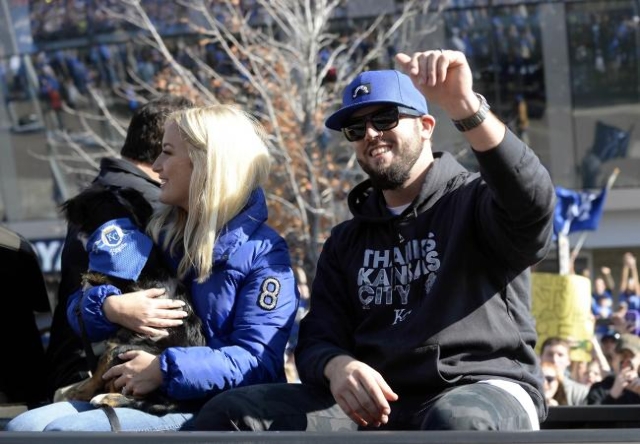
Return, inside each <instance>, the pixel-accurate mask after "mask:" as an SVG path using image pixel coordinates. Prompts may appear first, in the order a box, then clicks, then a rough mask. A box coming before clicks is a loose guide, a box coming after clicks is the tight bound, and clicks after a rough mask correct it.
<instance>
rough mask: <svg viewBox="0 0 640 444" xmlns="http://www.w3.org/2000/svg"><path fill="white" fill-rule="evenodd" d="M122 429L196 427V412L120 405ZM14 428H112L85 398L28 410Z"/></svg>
mask: <svg viewBox="0 0 640 444" xmlns="http://www.w3.org/2000/svg"><path fill="white" fill-rule="evenodd" d="M115 412H116V414H117V415H118V419H119V420H120V425H121V426H122V431H127V432H153V431H175V430H189V429H192V426H191V423H192V420H193V416H194V415H193V413H169V414H166V415H163V416H156V415H152V414H150V413H146V412H143V411H141V410H136V409H130V408H116V409H115ZM5 430H6V431H11V432H43V431H44V432H50V431H64V432H110V431H111V424H110V423H109V419H108V418H107V415H106V414H105V412H104V411H103V410H102V409H100V408H96V407H94V406H92V405H91V404H90V403H89V402H84V401H71V402H67V401H63V402H55V403H53V404H49V405H46V406H44V407H39V408H36V409H33V410H28V411H26V412H24V413H22V414H20V415H18V416H16V417H15V418H13V419H12V420H11V421H10V422H9V423H8V424H7V426H6V428H5Z"/></svg>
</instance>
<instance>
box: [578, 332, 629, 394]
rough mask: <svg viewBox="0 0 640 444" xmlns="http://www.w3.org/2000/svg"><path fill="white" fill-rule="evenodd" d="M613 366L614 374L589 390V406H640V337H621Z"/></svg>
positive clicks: (623, 335) (625, 334)
mask: <svg viewBox="0 0 640 444" xmlns="http://www.w3.org/2000/svg"><path fill="white" fill-rule="evenodd" d="M611 366H612V367H613V373H612V374H610V375H608V376H607V377H606V378H604V379H603V380H602V381H600V382H595V383H594V384H593V385H592V386H591V388H590V389H589V394H588V395H587V404H589V405H599V404H640V376H638V371H640V337H638V336H637V335H635V334H633V333H623V334H622V335H620V339H618V343H617V345H616V350H615V355H614V358H613V362H612V363H611Z"/></svg>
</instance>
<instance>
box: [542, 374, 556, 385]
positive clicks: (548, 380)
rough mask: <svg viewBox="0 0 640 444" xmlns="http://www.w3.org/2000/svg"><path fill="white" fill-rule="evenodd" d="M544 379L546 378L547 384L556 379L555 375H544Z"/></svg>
mask: <svg viewBox="0 0 640 444" xmlns="http://www.w3.org/2000/svg"><path fill="white" fill-rule="evenodd" d="M544 379H546V380H547V382H548V383H549V384H551V383H552V382H554V381H555V380H556V377H555V376H545V377H544Z"/></svg>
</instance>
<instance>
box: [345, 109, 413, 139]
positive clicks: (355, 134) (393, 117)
mask: <svg viewBox="0 0 640 444" xmlns="http://www.w3.org/2000/svg"><path fill="white" fill-rule="evenodd" d="M399 118H400V114H399V112H398V108H395V107H394V108H390V109H385V110H383V111H380V112H378V113H374V114H370V115H366V116H363V117H361V118H358V119H357V121H355V122H354V123H352V124H351V125H347V126H345V127H344V128H342V133H343V134H344V136H345V137H346V138H347V140H348V141H350V142H355V141H357V140H362V139H363V138H364V135H365V134H366V132H367V122H371V125H372V126H373V127H374V128H375V129H376V131H387V130H390V129H393V128H395V127H396V126H398V119H399Z"/></svg>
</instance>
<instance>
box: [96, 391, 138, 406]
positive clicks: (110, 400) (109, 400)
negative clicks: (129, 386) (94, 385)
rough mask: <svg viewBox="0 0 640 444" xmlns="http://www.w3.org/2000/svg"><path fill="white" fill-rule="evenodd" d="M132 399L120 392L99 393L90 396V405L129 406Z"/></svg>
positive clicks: (132, 401)
mask: <svg viewBox="0 0 640 444" xmlns="http://www.w3.org/2000/svg"><path fill="white" fill-rule="evenodd" d="M133 403H134V399H133V398H130V397H128V396H125V395H122V394H120V393H101V394H99V395H96V396H94V397H93V398H91V405H92V406H94V407H101V406H104V405H108V406H109V407H113V408H116V407H131V406H132V405H133Z"/></svg>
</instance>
